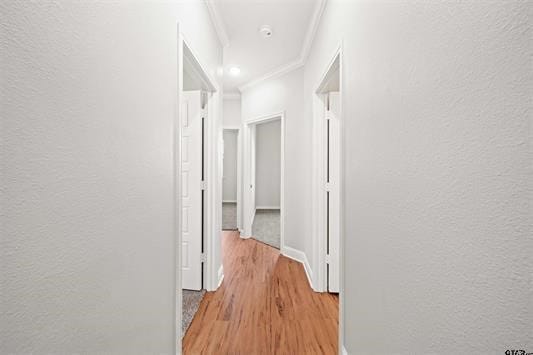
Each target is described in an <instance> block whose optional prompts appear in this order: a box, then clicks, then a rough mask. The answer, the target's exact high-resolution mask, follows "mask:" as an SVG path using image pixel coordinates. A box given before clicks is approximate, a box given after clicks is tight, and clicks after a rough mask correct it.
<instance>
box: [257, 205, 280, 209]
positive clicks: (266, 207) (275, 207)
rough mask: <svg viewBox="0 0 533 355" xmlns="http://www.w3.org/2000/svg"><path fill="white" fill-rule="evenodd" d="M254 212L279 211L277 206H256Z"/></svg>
mask: <svg viewBox="0 0 533 355" xmlns="http://www.w3.org/2000/svg"><path fill="white" fill-rule="evenodd" d="M255 209H256V210H279V209H280V207H279V206H257V207H256V208H255Z"/></svg>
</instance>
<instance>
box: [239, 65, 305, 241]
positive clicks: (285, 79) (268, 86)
mask: <svg viewBox="0 0 533 355" xmlns="http://www.w3.org/2000/svg"><path fill="white" fill-rule="evenodd" d="M302 87H303V69H297V70H295V71H292V72H290V73H288V74H286V75H284V76H281V77H278V78H274V79H271V80H268V81H265V82H262V83H260V84H258V85H256V86H254V87H252V88H250V89H248V90H246V91H244V92H243V93H242V95H241V100H242V118H243V121H245V122H246V121H247V120H251V119H255V118H259V117H262V116H266V115H271V114H275V113H279V112H281V111H285V136H286V137H287V138H286V140H285V201H284V202H285V206H284V207H285V244H286V245H287V246H289V247H292V248H295V249H298V250H304V247H305V244H306V241H307V239H310V236H311V202H312V199H311V154H310V152H311V124H310V122H309V120H310V119H309V118H307V119H306V117H305V116H304V115H303V110H302V108H303V90H302ZM245 163H246V162H245ZM243 170H244V171H245V170H246V169H243ZM245 173H246V172H245Z"/></svg>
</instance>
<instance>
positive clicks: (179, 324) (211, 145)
mask: <svg viewBox="0 0 533 355" xmlns="http://www.w3.org/2000/svg"><path fill="white" fill-rule="evenodd" d="M178 27H179V26H178ZM178 79H179V80H178V107H177V108H178V110H177V119H176V123H175V130H174V140H175V142H176V143H177V144H176V146H175V149H176V150H175V184H176V185H175V191H176V196H175V198H176V200H175V207H176V210H175V213H176V219H177V220H176V222H177V223H176V246H179V248H176V250H177V251H179V253H176V343H177V345H178V346H179V347H181V340H182V337H183V335H184V334H185V332H186V331H187V328H188V326H189V325H190V323H191V321H192V318H193V317H194V315H195V313H196V311H197V310H198V307H199V304H200V302H201V300H202V298H203V296H204V294H205V292H206V291H209V290H213V289H216V285H217V273H216V272H214V271H213V269H215V268H216V266H215V257H214V253H215V249H216V245H215V244H214V243H216V242H217V241H218V243H219V244H220V241H219V240H218V239H215V238H214V234H215V233H214V231H215V230H217V232H218V230H219V227H217V222H216V216H217V214H216V210H217V209H216V207H218V206H219V204H217V203H216V201H218V200H217V198H216V196H217V193H216V191H217V181H218V179H217V176H218V173H217V170H216V159H215V156H216V152H217V145H218V144H219V142H218V141H217V139H216V138H217V134H216V120H215V118H216V116H215V113H216V112H217V106H218V93H217V86H216V84H215V81H214V80H212V79H211V78H210V76H209V74H208V73H207V71H206V70H204V67H203V66H202V65H201V64H200V62H199V61H198V59H197V56H196V55H195V54H194V53H193V51H192V50H191V48H190V47H189V46H188V44H187V42H186V41H185V39H184V38H183V35H182V34H181V33H180V32H179V28H178ZM218 191H220V188H219V189H218ZM218 250H220V248H218ZM213 284H215V286H213Z"/></svg>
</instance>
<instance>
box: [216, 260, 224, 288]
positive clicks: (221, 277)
mask: <svg viewBox="0 0 533 355" xmlns="http://www.w3.org/2000/svg"><path fill="white" fill-rule="evenodd" d="M222 281H224V265H220V267H219V268H218V284H217V288H219V287H220V285H222Z"/></svg>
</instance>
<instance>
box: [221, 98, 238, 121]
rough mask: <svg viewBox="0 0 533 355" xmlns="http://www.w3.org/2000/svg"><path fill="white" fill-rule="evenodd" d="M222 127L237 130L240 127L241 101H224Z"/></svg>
mask: <svg viewBox="0 0 533 355" xmlns="http://www.w3.org/2000/svg"><path fill="white" fill-rule="evenodd" d="M223 120H224V121H223V124H224V127H231V128H237V127H240V126H241V125H242V121H241V100H236V99H224V118H223Z"/></svg>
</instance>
